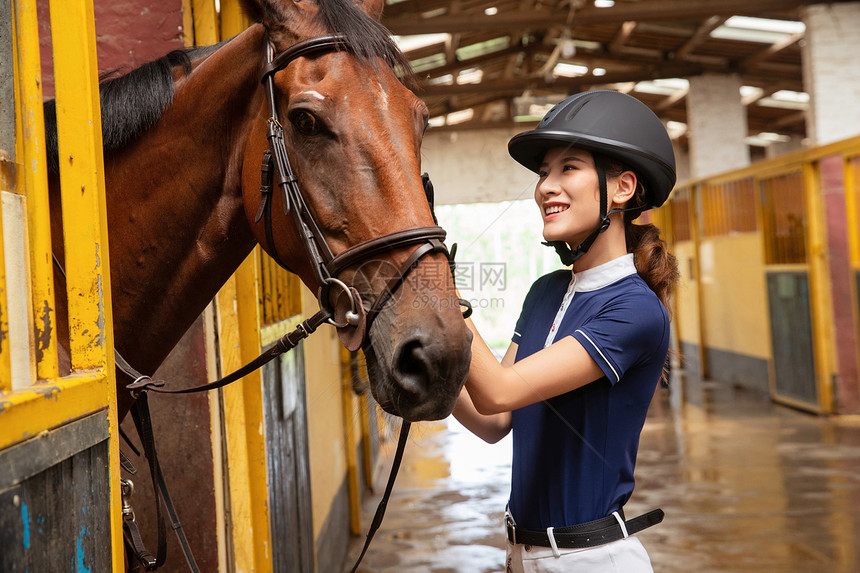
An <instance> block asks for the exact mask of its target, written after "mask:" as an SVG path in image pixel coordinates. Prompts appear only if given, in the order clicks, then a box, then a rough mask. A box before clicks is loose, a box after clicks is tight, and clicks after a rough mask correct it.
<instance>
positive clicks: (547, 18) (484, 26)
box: [383, 0, 820, 35]
mask: <svg viewBox="0 0 860 573" xmlns="http://www.w3.org/2000/svg"><path fill="white" fill-rule="evenodd" d="M818 1H820V0H658V1H654V2H647V3H646V2H640V3H633V4H616V5H615V6H613V7H612V8H594V7H589V8H584V9H582V10H577V12H576V14H575V16H574V18H573V22H572V25H573V26H580V25H586V24H614V23H617V22H626V21H631V20H635V21H637V22H645V21H652V22H653V21H661V20H667V19H671V20H683V19H690V18H705V17H709V16H734V15H746V16H755V15H759V14H761V13H763V12H769V11H785V10H791V9H793V8H797V7H799V6H804V5H808V4H815V3H817V2H818ZM566 18H567V10H516V11H512V12H500V13H498V14H494V15H493V16H487V15H484V14H467V15H458V16H452V15H445V16H438V17H436V18H416V17H415V15H414V14H409V15H403V16H395V17H390V18H383V24H385V26H387V27H388V29H389V30H391V31H392V32H393V33H394V34H399V35H409V34H433V33H455V32H486V31H491V30H492V31H503V32H506V31H510V30H522V29H546V28H550V27H552V26H557V25H559V23H560V22H563V21H565V20H566Z"/></svg>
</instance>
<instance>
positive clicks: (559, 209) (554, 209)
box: [543, 201, 570, 221]
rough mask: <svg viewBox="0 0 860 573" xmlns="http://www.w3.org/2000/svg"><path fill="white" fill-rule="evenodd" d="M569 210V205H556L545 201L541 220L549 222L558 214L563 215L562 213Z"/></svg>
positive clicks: (556, 203) (553, 202)
mask: <svg viewBox="0 0 860 573" xmlns="http://www.w3.org/2000/svg"><path fill="white" fill-rule="evenodd" d="M569 208H570V205H567V204H565V203H558V202H555V201H547V202H546V203H544V204H543V214H544V217H543V220H544V221H550V220H552V219H555V218H556V216H557V215H559V214H560V213H563V212H564V211H567V210H568V209H569Z"/></svg>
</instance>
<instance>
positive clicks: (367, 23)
mask: <svg viewBox="0 0 860 573" xmlns="http://www.w3.org/2000/svg"><path fill="white" fill-rule="evenodd" d="M317 3H318V5H319V17H320V18H322V21H323V23H324V25H325V27H326V29H327V30H328V31H329V32H334V33H339V34H343V35H344V36H346V44H347V47H348V49H349V51H350V52H352V53H354V54H355V55H357V56H358V57H360V58H363V59H367V60H370V59H372V58H374V57H379V58H381V59H382V60H383V61H384V62H386V63H387V64H388V65H389V66H391V67H392V68H393V69H394V70H395V71H397V72H398V73H399V74H400V75H401V78H402V79H407V80H410V81H411V79H412V77H411V75H412V68H411V66H410V64H409V59H408V58H407V57H406V56H405V55H404V54H403V52H401V51H400V48H398V47H397V44H396V43H395V42H394V40H393V39H392V38H391V33H390V32H389V30H388V29H387V28H386V27H385V26H383V25H382V24H380V23H379V22H378V21H376V20H374V19H373V18H371V17H370V16H368V15H367V14H365V13H364V12H363V11H362V10H361V9H359V8H358V7H357V6H356V5H355V4H354V3H353V0H317Z"/></svg>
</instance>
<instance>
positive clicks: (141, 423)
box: [131, 393, 200, 573]
mask: <svg viewBox="0 0 860 573" xmlns="http://www.w3.org/2000/svg"><path fill="white" fill-rule="evenodd" d="M131 416H132V418H133V419H134V425H135V427H136V428H137V434H138V436H139V437H140V441H141V443H142V444H143V451H144V454H145V455H146V459H147V461H148V462H149V473H150V477H151V478H152V489H153V491H154V492H155V506H156V513H157V519H158V549H157V552H156V557H155V561H154V562H153V561H152V559H151V558H152V554H151V553H149V552H148V551H146V550H145V549H144V550H143V553H141V552H137V555H136V557H137V558H138V560H139V561H140V562H141V563H142V564H143V566H144V570H145V571H154V570H155V569H158V568H159V567H161V566H162V565H164V560H165V559H166V558H167V533H166V531H165V526H164V514H163V512H162V510H161V504H162V502H163V503H164V507H165V508H166V509H167V513H168V514H169V515H170V520H171V526H172V527H173V530H174V531H175V532H176V536H177V538H179V544H180V545H181V546H182V552H183V553H184V554H185V560H186V561H187V562H188V567H189V568H190V569H191V571H193V572H194V573H200V569H199V568H198V567H197V562H196V561H195V560H194V555H192V553H191V547H190V545H189V544H188V539H187V538H186V537H185V532H184V531H183V530H182V524H181V523H180V522H179V516H178V515H177V514H176V508H175V507H174V506H173V500H171V498H170V494H169V493H168V491H167V484H166V483H165V482H164V475H163V474H162V473H161V464H159V463H158V458H157V457H156V455H155V437H154V435H153V433H152V419H151V416H150V413H149V401H148V400H147V395H146V393H143V394H142V395H141V396H140V397H138V399H137V400H136V401H135V403H134V406H132V409H131ZM150 454H152V455H150Z"/></svg>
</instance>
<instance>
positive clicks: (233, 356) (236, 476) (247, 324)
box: [217, 253, 272, 571]
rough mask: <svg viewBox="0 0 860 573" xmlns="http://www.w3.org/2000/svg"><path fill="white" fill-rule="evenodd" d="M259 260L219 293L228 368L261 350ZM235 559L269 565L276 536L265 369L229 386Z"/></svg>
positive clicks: (255, 566) (251, 567)
mask: <svg viewBox="0 0 860 573" xmlns="http://www.w3.org/2000/svg"><path fill="white" fill-rule="evenodd" d="M256 276H257V265H256V258H255V255H254V254H253V253H252V254H251V255H250V256H249V257H248V259H246V260H245V262H244V263H243V264H242V265H241V266H240V267H239V269H238V270H237V271H236V274H234V275H233V277H231V278H230V280H229V281H228V282H227V284H225V285H224V287H222V289H221V291H220V292H219V293H218V297H217V304H218V313H219V322H220V324H219V332H220V333H221V343H220V347H221V364H222V368H223V373H225V374H226V373H228V372H231V371H233V370H235V369H236V368H239V367H240V366H241V365H242V364H243V363H244V362H247V361H248V360H250V359H253V358H254V357H255V356H257V354H258V353H259V350H260V332H259V326H258V325H259V302H258V300H257V281H256ZM223 397H224V411H225V416H224V423H225V426H226V430H225V434H226V436H227V467H228V474H229V490H230V506H231V507H230V509H231V517H232V523H231V532H230V542H231V543H232V556H233V562H234V563H235V567H236V570H237V571H269V570H270V569H271V567H272V565H271V553H272V552H271V539H270V533H269V514H268V497H267V491H268V490H267V475H266V443H265V428H264V425H263V396H262V383H261V379H260V373H259V371H257V372H255V373H253V374H250V375H248V376H246V377H245V378H243V379H242V380H241V381H239V382H236V383H235V384H231V385H230V386H228V387H226V388H224V389H223Z"/></svg>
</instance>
